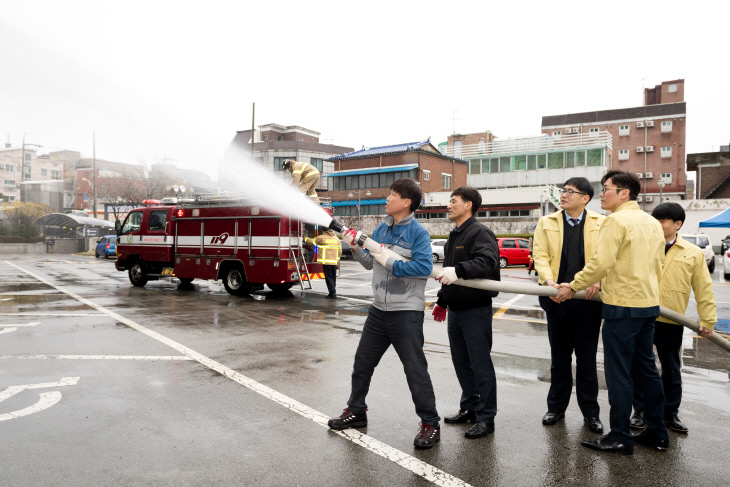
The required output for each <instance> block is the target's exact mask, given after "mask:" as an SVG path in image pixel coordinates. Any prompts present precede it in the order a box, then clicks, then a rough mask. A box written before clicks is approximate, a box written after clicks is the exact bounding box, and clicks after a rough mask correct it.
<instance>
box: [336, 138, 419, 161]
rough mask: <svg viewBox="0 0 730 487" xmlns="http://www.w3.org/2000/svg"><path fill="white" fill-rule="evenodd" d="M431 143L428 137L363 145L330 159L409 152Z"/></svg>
mask: <svg viewBox="0 0 730 487" xmlns="http://www.w3.org/2000/svg"><path fill="white" fill-rule="evenodd" d="M430 143H431V137H429V138H427V139H426V140H422V141H420V142H408V143H405V144H395V145H384V146H382V147H365V146H362V149H360V150H356V151H353V152H348V153H347V154H342V155H341V156H335V157H330V159H347V158H349V157H363V156H375V155H380V154H392V153H394V152H408V151H413V150H418V149H420V148H421V147H423V146H424V145H426V144H430Z"/></svg>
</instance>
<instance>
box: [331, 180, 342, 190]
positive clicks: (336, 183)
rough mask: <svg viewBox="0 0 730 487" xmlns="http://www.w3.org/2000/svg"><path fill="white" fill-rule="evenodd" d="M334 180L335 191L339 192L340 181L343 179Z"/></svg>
mask: <svg viewBox="0 0 730 487" xmlns="http://www.w3.org/2000/svg"><path fill="white" fill-rule="evenodd" d="M332 179H334V180H335V186H334V189H335V191H338V190H339V189H340V180H341V179H342V177H336V178H332Z"/></svg>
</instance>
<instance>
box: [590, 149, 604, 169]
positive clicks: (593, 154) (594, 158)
mask: <svg viewBox="0 0 730 487" xmlns="http://www.w3.org/2000/svg"><path fill="white" fill-rule="evenodd" d="M587 152H588V164H587V165H588V166H602V165H603V157H602V154H601V153H602V150H601V149H593V150H589V151H587Z"/></svg>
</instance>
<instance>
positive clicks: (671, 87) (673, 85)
mask: <svg viewBox="0 0 730 487" xmlns="http://www.w3.org/2000/svg"><path fill="white" fill-rule="evenodd" d="M667 91H668V92H669V93H676V92H677V83H669V86H667Z"/></svg>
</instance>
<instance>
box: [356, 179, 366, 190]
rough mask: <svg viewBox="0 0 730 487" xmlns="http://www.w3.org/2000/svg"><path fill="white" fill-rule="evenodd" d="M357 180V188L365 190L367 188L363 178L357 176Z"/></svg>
mask: <svg viewBox="0 0 730 487" xmlns="http://www.w3.org/2000/svg"><path fill="white" fill-rule="evenodd" d="M357 179H358V187H359V188H367V186H366V185H365V176H359V177H358V178H357Z"/></svg>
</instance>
